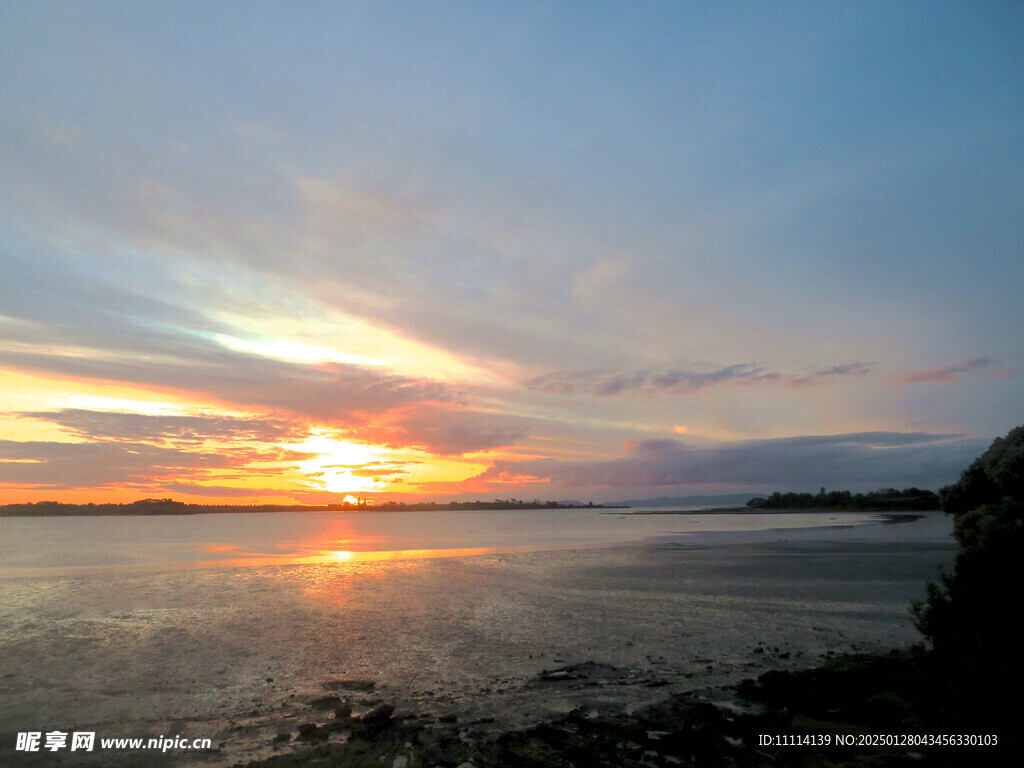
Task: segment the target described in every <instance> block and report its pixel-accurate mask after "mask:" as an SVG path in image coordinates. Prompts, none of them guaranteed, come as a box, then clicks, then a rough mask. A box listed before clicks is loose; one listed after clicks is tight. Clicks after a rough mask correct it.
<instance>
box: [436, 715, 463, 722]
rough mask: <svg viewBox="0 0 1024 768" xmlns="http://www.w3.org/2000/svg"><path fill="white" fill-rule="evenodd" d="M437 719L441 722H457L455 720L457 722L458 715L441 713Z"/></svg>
mask: <svg viewBox="0 0 1024 768" xmlns="http://www.w3.org/2000/svg"><path fill="white" fill-rule="evenodd" d="M437 719H438V721H439V722H442V723H457V722H459V718H458V715H452V714H448V715H441V716H440V717H439V718H437Z"/></svg>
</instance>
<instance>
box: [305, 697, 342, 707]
mask: <svg viewBox="0 0 1024 768" xmlns="http://www.w3.org/2000/svg"><path fill="white" fill-rule="evenodd" d="M339 704H341V698H340V697H339V696H334V695H331V696H321V697H320V698H319V699H313V700H312V701H311V702H309V706H311V707H313V709H334V708H335V707H337V706H338V705H339Z"/></svg>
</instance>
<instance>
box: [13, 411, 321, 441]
mask: <svg viewBox="0 0 1024 768" xmlns="http://www.w3.org/2000/svg"><path fill="white" fill-rule="evenodd" d="M18 415H19V416H21V417H23V418H31V419H40V420H43V421H49V422H52V423H54V424H59V425H61V426H62V427H66V428H67V429H69V430H71V431H72V432H74V433H75V434H77V435H78V436H80V437H85V438H88V439H92V440H117V441H128V442H139V441H141V442H148V443H154V442H155V443H164V442H170V443H199V442H203V441H205V440H238V441H255V442H259V443H272V442H285V441H288V440H301V439H303V438H304V437H306V436H307V435H308V430H307V429H306V428H305V427H304V426H299V425H297V424H294V423H292V422H288V421H284V420H281V419H272V418H239V417H229V416H174V415H151V414H142V413H122V412H116V411H92V410H84V409H77V408H66V409H63V410H60V411H35V412H27V413H21V414H18Z"/></svg>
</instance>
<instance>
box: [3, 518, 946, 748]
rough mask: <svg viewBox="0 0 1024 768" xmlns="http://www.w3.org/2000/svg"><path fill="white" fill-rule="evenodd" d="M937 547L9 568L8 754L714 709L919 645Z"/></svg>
mask: <svg viewBox="0 0 1024 768" xmlns="http://www.w3.org/2000/svg"><path fill="white" fill-rule="evenodd" d="M893 519H897V520H899V519H902V520H903V522H899V523H893ZM823 522H824V521H823ZM950 531H951V522H950V520H948V519H947V518H946V517H945V516H944V515H942V514H940V513H927V514H924V515H914V516H907V517H905V518H900V517H899V516H895V518H894V517H893V516H889V517H883V516H876V517H874V518H873V521H872V522H870V523H867V524H862V525H850V526H833V527H829V528H823V527H814V526H812V525H809V524H808V525H805V526H804V527H796V528H791V529H784V530H783V529H771V528H769V529H767V530H752V531H739V532H737V531H726V532H714V531H708V532H706V533H697V534H692V535H688V536H686V537H647V538H645V539H644V540H643V541H638V542H633V543H628V544H617V545H610V544H607V543H605V544H604V545H602V546H588V547H583V548H578V549H571V548H568V549H546V550H545V549H534V550H528V551H495V552H488V553H484V554H476V555H463V556H450V557H445V556H429V557H419V558H417V557H408V558H403V559H385V560H359V559H358V558H353V559H351V560H350V561H345V560H344V559H342V560H338V561H336V562H314V563H292V564H257V565H238V566H218V567H175V568H168V569H159V568H155V569H154V568H135V569H133V568H125V569H117V568H105V569H95V570H89V569H81V570H77V571H76V570H73V569H71V570H68V571H67V572H60V573H53V574H48V573H37V572H33V573H31V574H26V575H9V576H7V577H5V578H4V579H3V580H0V590H2V594H3V602H2V607H0V611H2V614H0V616H2V619H0V633H2V636H0V641H2V642H3V646H4V648H5V652H4V654H3V659H2V661H0V665H2V666H0V696H2V699H3V701H4V706H3V709H2V713H0V738H2V743H3V744H4V745H5V746H4V749H5V750H7V751H8V754H12V753H11V752H10V750H11V749H12V747H13V744H14V740H15V735H16V733H18V732H22V731H30V730H31V731H44V732H45V731H51V730H60V731H94V732H96V734H97V738H100V737H117V736H129V735H131V736H136V735H138V736H142V735H145V736H154V737H155V736H167V737H174V736H179V735H180V736H184V737H187V738H190V739H191V738H210V739H211V742H212V749H211V750H197V751H192V752H190V751H188V750H171V751H169V752H168V753H166V754H162V755H155V754H149V753H140V752H137V751H136V752H132V751H130V750H125V751H120V752H114V751H109V752H106V753H101V752H100V751H99V750H97V751H96V752H94V753H92V754H91V755H88V754H83V753H80V752H77V753H74V754H72V753H71V752H69V751H67V750H65V751H62V752H54V753H41V754H39V755H24V760H22V759H21V758H22V755H21V754H19V755H18V762H16V763H14V764H17V765H21V764H25V765H30V764H31V765H36V764H38V765H126V766H127V765H140V764H152V765H211V766H215V765H235V764H237V763H243V764H244V763H245V762H248V761H250V760H256V759H264V758H267V757H269V756H271V755H274V754H279V753H284V752H287V751H288V750H290V749H291V748H292V746H293V745H292V740H293V739H294V737H295V735H296V734H297V733H298V729H299V727H300V726H301V725H302V724H303V723H309V722H313V723H317V722H320V723H322V722H325V721H326V720H328V719H330V718H332V717H334V714H333V705H334V704H335V703H336V702H335V701H334V700H333V699H329V698H327V699H325V698H324V697H331V696H336V697H338V702H341V703H344V704H347V705H351V706H352V708H353V711H354V712H356V713H357V714H358V713H359V712H364V711H367V710H370V709H372V708H373V707H375V706H378V705H380V704H393V705H395V706H396V707H397V711H396V714H397V715H400V716H403V717H405V716H415V717H417V718H428V719H433V720H441V719H444V720H446V721H448V722H453V723H457V724H460V725H459V727H460V728H462V729H463V730H465V731H466V732H467V733H470V732H472V734H474V735H475V736H477V737H486V736H487V735H494V734H499V733H502V732H505V731H508V730H510V729H515V728H523V727H527V726H529V725H531V724H534V723H537V722H540V721H543V720H545V719H550V718H555V717H558V716H560V715H564V714H566V713H569V712H571V711H580V710H585V711H593V712H605V711H607V712H611V711H615V710H623V709H624V710H630V709H636V708H639V707H643V706H645V705H648V704H652V703H655V702H657V701H660V700H664V699H665V698H666V697H667V696H669V695H670V694H675V693H682V692H693V693H695V694H697V695H698V696H700V697H702V698H705V699H707V700H710V701H718V702H728V701H730V700H731V698H732V697H733V694H732V693H731V689H730V686H733V685H735V684H736V683H738V682H740V681H741V680H743V679H747V678H751V677H756V676H757V675H759V674H760V673H762V672H764V671H765V670H768V669H801V668H807V667H810V666H813V665H815V664H818V663H820V662H821V661H822V659H824V658H828V657H830V656H834V655H836V654H841V653H847V652H853V651H858V652H859V651H865V652H874V651H884V650H887V649H890V648H897V647H904V646H906V645H907V644H909V643H913V642H916V641H918V640H919V636H918V634H917V632H916V630H915V629H914V628H913V624H912V619H911V615H910V611H909V607H910V601H911V600H914V599H921V598H923V596H924V593H925V584H926V582H927V581H929V580H934V578H935V577H936V575H937V568H938V566H940V565H947V564H949V563H950V562H951V561H952V558H953V555H954V552H955V543H954V541H953V539H952V538H951V536H950V535H949V534H950ZM317 700H322V701H321V704H320V705H319V708H318V707H317V706H314V705H313V703H314V702H317ZM279 734H289V738H288V739H287V740H285V739H284V738H282V737H280V736H279ZM90 760H91V761H93V762H90Z"/></svg>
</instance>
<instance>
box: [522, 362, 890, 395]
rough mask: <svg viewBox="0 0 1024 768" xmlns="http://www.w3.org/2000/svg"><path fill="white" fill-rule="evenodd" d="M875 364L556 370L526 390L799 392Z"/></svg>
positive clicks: (527, 384) (563, 392)
mask: <svg viewBox="0 0 1024 768" xmlns="http://www.w3.org/2000/svg"><path fill="white" fill-rule="evenodd" d="M874 365H875V364H874V363H847V364H844V365H835V366H832V367H831V368H824V369H821V370H816V371H812V372H811V373H806V374H785V373H776V372H772V371H769V370H767V369H765V368H762V367H760V366H757V365H754V364H752V363H738V364H735V365H728V366H725V367H722V368H717V369H714V370H711V371H691V370H683V369H672V368H669V369H661V370H635V371H616V370H614V369H608V368H601V369H592V370H586V371H556V372H554V373H549V374H545V375H543V376H538V377H536V378H533V379H530V380H529V381H527V382H525V385H524V386H525V387H526V388H527V389H533V390H538V391H541V392H548V393H552V394H559V395H581V394H582V395H593V396H595V397H610V396H614V395H620V394H625V393H628V392H641V393H647V394H655V393H661V394H672V395H683V394H691V393H694V392H700V391H701V390H704V389H708V388H710V387H715V386H719V385H738V384H744V385H751V384H779V385H781V386H785V387H789V388H792V389H796V388H799V387H809V386H815V385H817V384H821V383H823V382H825V381H826V380H828V379H830V378H837V377H842V376H864V375H867V374H868V373H870V372H871V370H872V368H873V367H874Z"/></svg>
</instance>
